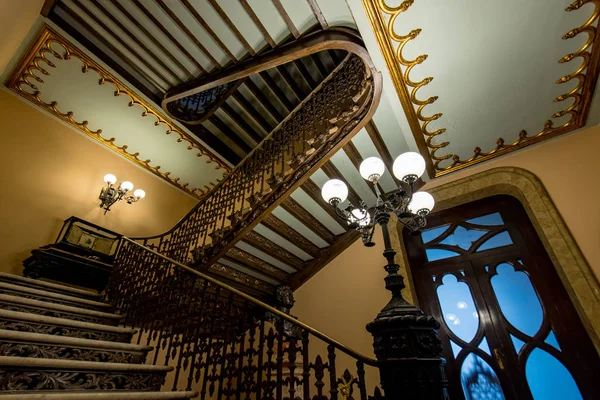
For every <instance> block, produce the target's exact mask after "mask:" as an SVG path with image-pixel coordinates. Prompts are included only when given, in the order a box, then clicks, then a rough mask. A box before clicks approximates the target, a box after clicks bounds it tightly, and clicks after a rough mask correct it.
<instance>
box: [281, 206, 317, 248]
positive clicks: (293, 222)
mask: <svg viewBox="0 0 600 400" xmlns="http://www.w3.org/2000/svg"><path fill="white" fill-rule="evenodd" d="M273 215H274V216H276V217H277V218H279V219H280V220H282V221H283V222H284V223H286V224H287V225H289V226H291V227H292V228H293V229H294V230H295V231H296V232H298V233H300V234H301V235H302V236H304V237H305V238H307V239H308V240H310V241H311V242H313V243H314V244H315V245H317V246H318V247H320V248H322V249H323V248H325V247H328V246H329V243H327V242H326V241H324V240H323V239H322V238H321V237H320V236H319V235H317V234H316V233H314V232H313V231H312V230H311V229H310V228H308V227H307V226H306V225H304V224H303V223H302V222H300V221H298V220H297V219H296V218H295V217H294V216H293V215H292V214H290V213H289V212H287V211H286V210H284V209H283V208H282V207H277V208H275V209H274V210H273Z"/></svg>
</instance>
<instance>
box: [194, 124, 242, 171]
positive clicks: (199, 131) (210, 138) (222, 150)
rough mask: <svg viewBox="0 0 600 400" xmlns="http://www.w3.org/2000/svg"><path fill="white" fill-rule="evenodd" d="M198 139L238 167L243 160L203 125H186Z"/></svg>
mask: <svg viewBox="0 0 600 400" xmlns="http://www.w3.org/2000/svg"><path fill="white" fill-rule="evenodd" d="M184 125H185V126H186V127H187V128H188V129H189V130H190V131H191V132H192V133H193V134H194V135H195V136H196V137H197V138H198V139H200V140H201V141H203V142H204V143H206V144H207V145H208V146H210V147H211V148H212V149H213V150H214V151H216V152H217V153H219V155H221V156H222V157H223V158H224V159H226V160H227V161H229V162H230V163H231V164H232V165H237V164H238V163H239V162H240V161H241V160H242V157H240V156H239V155H238V154H237V153H236V152H234V151H233V150H232V149H231V148H230V147H229V146H228V145H226V144H225V143H223V142H222V141H221V139H219V138H218V137H217V135H215V134H214V133H212V132H211V131H209V130H208V128H207V127H205V126H204V125H202V124H196V125H187V124H184Z"/></svg>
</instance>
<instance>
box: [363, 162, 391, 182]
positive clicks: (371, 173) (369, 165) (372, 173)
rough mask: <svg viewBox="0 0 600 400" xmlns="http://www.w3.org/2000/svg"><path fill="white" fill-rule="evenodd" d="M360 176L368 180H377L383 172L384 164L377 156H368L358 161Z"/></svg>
mask: <svg viewBox="0 0 600 400" xmlns="http://www.w3.org/2000/svg"><path fill="white" fill-rule="evenodd" d="M359 171H360V176H362V177H363V178H365V179H366V180H368V181H370V182H373V183H375V182H377V181H378V180H379V178H381V175H383V173H384V172H385V164H384V163H383V161H382V160H381V159H380V158H378V157H369V158H365V160H364V161H363V162H362V163H360V168H359Z"/></svg>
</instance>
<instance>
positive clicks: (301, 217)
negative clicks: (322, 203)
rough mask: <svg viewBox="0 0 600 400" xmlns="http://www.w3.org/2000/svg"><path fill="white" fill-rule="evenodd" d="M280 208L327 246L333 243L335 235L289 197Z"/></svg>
mask: <svg viewBox="0 0 600 400" xmlns="http://www.w3.org/2000/svg"><path fill="white" fill-rule="evenodd" d="M281 207H282V208H283V209H284V210H285V211H287V212H289V213H290V214H291V215H292V216H293V217H294V218H296V219H297V220H298V221H300V222H301V223H303V224H304V225H305V226H306V227H307V228H308V229H310V230H311V231H313V232H314V233H315V234H316V235H317V236H319V237H320V238H321V239H323V240H324V241H325V242H327V243H328V244H332V243H333V242H335V235H334V234H333V233H332V232H331V231H330V230H329V229H327V227H325V225H323V224H322V223H321V221H319V220H318V219H317V218H315V217H314V216H313V215H312V214H311V213H309V212H308V211H307V210H306V209H305V208H304V207H302V206H301V205H300V203H298V202H297V201H296V200H294V199H293V198H292V197H291V196H290V197H288V198H287V199H285V200H284V201H283V203H281Z"/></svg>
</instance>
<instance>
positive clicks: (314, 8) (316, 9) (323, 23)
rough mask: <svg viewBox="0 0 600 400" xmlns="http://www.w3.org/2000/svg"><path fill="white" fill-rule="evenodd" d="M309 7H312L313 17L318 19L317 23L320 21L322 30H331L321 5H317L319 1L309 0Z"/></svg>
mask: <svg viewBox="0 0 600 400" xmlns="http://www.w3.org/2000/svg"><path fill="white" fill-rule="evenodd" d="M308 5H309V6H310V9H311V10H312V12H313V15H314V16H315V18H316V19H317V21H319V24H320V25H321V28H322V29H329V24H328V23H327V20H326V19H325V16H324V15H323V13H322V12H321V7H319V4H318V3H317V0H308Z"/></svg>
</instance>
